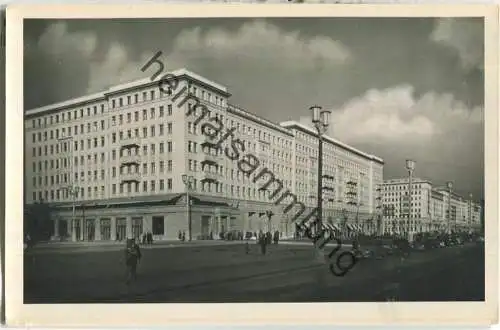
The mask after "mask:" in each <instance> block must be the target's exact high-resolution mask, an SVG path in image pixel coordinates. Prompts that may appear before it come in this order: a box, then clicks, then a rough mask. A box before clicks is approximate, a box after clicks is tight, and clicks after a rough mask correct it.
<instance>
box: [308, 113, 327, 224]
mask: <svg viewBox="0 0 500 330" xmlns="http://www.w3.org/2000/svg"><path fill="white" fill-rule="evenodd" d="M309 110H310V111H311V116H312V118H311V119H312V123H313V124H314V127H315V128H316V131H317V132H318V199H317V204H318V205H317V209H318V221H317V224H316V226H317V227H316V228H317V229H316V232H317V233H319V232H320V231H321V228H322V227H323V226H322V225H323V224H322V220H323V183H322V179H323V134H325V132H326V129H327V128H328V125H329V124H330V114H331V111H330V110H323V108H322V107H320V106H317V105H314V106H312V107H310V108H309Z"/></svg>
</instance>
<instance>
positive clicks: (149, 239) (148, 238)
mask: <svg viewBox="0 0 500 330" xmlns="http://www.w3.org/2000/svg"><path fill="white" fill-rule="evenodd" d="M142 244H153V233H151V232H147V233H144V234H142Z"/></svg>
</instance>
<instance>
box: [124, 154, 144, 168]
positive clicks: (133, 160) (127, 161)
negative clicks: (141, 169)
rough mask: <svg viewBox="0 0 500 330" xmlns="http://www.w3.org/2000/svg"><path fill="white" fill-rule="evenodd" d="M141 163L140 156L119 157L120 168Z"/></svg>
mask: <svg viewBox="0 0 500 330" xmlns="http://www.w3.org/2000/svg"><path fill="white" fill-rule="evenodd" d="M140 162H141V156H139V155H128V154H127V155H123V156H121V157H120V164H121V166H129V165H139V163H140Z"/></svg>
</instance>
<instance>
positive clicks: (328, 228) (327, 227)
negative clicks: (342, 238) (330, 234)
mask: <svg viewBox="0 0 500 330" xmlns="http://www.w3.org/2000/svg"><path fill="white" fill-rule="evenodd" d="M323 229H326V230H330V231H335V228H334V227H333V226H332V225H331V224H329V223H323Z"/></svg>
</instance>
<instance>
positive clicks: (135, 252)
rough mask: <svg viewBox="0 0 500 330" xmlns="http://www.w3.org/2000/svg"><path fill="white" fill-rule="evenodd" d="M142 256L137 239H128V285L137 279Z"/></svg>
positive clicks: (126, 252) (126, 255) (126, 259)
mask: <svg viewBox="0 0 500 330" xmlns="http://www.w3.org/2000/svg"><path fill="white" fill-rule="evenodd" d="M141 257H142V254H141V249H140V248H139V245H137V244H136V243H135V239H133V238H130V239H127V245H126V249H125V264H126V266H127V284H129V283H130V281H135V280H136V279H137V263H138V262H139V261H140V260H141Z"/></svg>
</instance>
